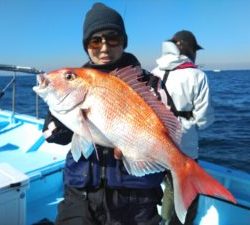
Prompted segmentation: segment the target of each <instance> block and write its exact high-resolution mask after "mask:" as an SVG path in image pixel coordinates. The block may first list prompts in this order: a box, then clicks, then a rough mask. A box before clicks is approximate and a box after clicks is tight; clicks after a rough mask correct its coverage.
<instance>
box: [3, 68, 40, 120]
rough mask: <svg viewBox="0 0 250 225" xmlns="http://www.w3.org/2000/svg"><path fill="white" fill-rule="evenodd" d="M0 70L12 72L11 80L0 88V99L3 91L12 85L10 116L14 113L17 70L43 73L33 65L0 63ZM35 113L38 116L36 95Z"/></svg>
mask: <svg viewBox="0 0 250 225" xmlns="http://www.w3.org/2000/svg"><path fill="white" fill-rule="evenodd" d="M0 70H2V71H10V72H13V76H12V78H11V80H10V81H9V82H8V83H7V84H6V85H5V87H4V88H3V89H2V90H0V99H1V98H2V97H3V96H4V94H5V91H6V90H7V89H8V88H9V87H10V86H12V110H11V111H12V117H13V116H14V115H15V111H16V76H17V72H21V73H27V74H34V75H36V74H41V73H44V71H42V70H38V69H35V68H34V67H24V66H15V65H6V64H0ZM35 115H36V118H37V119H38V118H39V104H38V96H37V95H36V100H35Z"/></svg>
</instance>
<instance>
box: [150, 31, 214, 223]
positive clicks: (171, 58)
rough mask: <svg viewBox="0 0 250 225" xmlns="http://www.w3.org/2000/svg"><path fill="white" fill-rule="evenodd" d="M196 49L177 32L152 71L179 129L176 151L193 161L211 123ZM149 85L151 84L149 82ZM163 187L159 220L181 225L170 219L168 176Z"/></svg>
mask: <svg viewBox="0 0 250 225" xmlns="http://www.w3.org/2000/svg"><path fill="white" fill-rule="evenodd" d="M200 49H202V47H201V46H200V45H199V44H198V43H197V40H196V38H195V36H194V35H193V33H192V32H190V31H187V30H182V31H179V32H177V33H176V34H175V35H174V36H173V37H172V39H171V40H170V41H165V42H163V46H162V56H161V57H160V58H159V59H158V60H157V61H156V62H157V64H158V66H157V67H156V68H155V69H153V71H152V73H153V74H154V75H155V76H156V77H158V79H160V81H161V83H160V85H159V88H158V93H159V96H160V98H161V100H162V102H163V103H164V104H166V105H168V106H170V108H171V110H172V111H173V113H174V114H175V115H176V116H177V117H178V119H179V121H180V123H181V125H182V137H181V140H180V144H179V145H180V149H181V150H182V151H183V152H184V153H185V154H186V155H188V156H189V157H191V158H193V159H195V160H197V159H198V148H199V145H198V133H199V130H200V129H205V128H207V127H208V126H209V125H211V124H212V123H213V121H214V110H213V107H212V103H211V95H210V90H209V85H208V80H207V76H206V74H205V73H204V72H203V71H201V70H200V69H199V68H197V66H196V65H195V64H194V63H195V59H196V52H197V51H198V50H200ZM151 82H153V83H155V81H153V80H152V79H151ZM155 89H156V87H155ZM165 186H166V188H165V191H164V198H163V206H162V217H163V218H164V219H165V221H166V223H165V224H177V225H178V224H181V223H180V222H179V221H178V219H177V217H176V215H174V216H172V214H173V213H174V210H173V207H174V206H173V190H172V178H171V175H170V173H169V174H168V176H167V178H166V183H165ZM196 207H197V200H196V201H195V202H194V203H193V204H192V205H191V207H190V209H189V211H188V214H187V218H186V223H185V224H193V219H194V217H195V212H196ZM170 220H171V221H170Z"/></svg>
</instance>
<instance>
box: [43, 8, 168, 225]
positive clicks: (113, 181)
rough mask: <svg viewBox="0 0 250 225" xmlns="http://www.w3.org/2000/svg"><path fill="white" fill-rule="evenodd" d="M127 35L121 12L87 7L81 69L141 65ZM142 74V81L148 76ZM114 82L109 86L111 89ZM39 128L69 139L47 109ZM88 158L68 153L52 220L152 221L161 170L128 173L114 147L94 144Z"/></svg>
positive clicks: (76, 223) (82, 223)
mask: <svg viewBox="0 0 250 225" xmlns="http://www.w3.org/2000/svg"><path fill="white" fill-rule="evenodd" d="M127 43H128V38H127V34H126V31H125V27H124V22H123V20H122V17H121V16H120V14H119V13H118V12H116V11H115V10H113V9H111V8H109V7H107V6H106V5H104V4H102V3H96V4H94V5H93V7H92V8H91V9H90V10H89V11H88V13H87V14H86V17H85V21H84V28H83V47H84V50H85V51H86V53H87V54H88V56H89V61H88V62H87V63H86V64H84V65H83V67H84V68H93V69H97V70H100V71H104V72H111V71H113V70H115V69H120V68H123V67H126V66H129V65H132V66H140V63H139V62H138V60H137V59H136V57H135V56H133V55H132V54H130V53H126V52H124V49H125V48H126V47H127ZM147 80H148V77H146V76H145V78H144V80H143V81H147ZM115 88H116V87H114V89H115ZM44 133H45V135H47V134H48V135H47V141H48V142H55V143H58V144H68V143H69V142H70V141H71V138H72V132H71V131H70V130H68V129H67V128H66V127H65V126H64V125H63V124H61V123H60V122H59V121H58V120H56V119H55V118H54V117H53V116H52V115H51V114H50V113H49V114H48V116H47V118H46V121H45V126H44ZM97 152H98V157H99V159H97V157H96V153H95V152H94V153H93V154H92V155H91V156H90V157H89V158H88V159H86V158H84V157H83V156H82V157H81V158H80V160H79V161H78V162H75V161H74V160H73V158H72V154H71V152H69V153H68V154H67V158H66V165H65V171H64V183H65V194H64V200H63V201H62V202H61V203H60V205H59V208H58V216H57V219H56V224H57V225H66V224H67V225H99V224H100V225H101V224H105V225H112V224H116V225H127V224H129V225H137V224H145V225H147V224H148V225H157V224H159V222H160V220H161V217H160V216H159V215H158V212H157V204H159V203H160V202H161V199H162V194H163V193H162V189H161V186H160V184H161V182H162V180H163V178H164V176H165V174H164V173H156V174H151V175H146V176H143V177H135V176H132V175H129V174H128V173H127V171H126V169H125V167H124V165H123V163H122V160H120V155H119V152H114V150H113V149H108V148H105V147H103V146H98V145H97Z"/></svg>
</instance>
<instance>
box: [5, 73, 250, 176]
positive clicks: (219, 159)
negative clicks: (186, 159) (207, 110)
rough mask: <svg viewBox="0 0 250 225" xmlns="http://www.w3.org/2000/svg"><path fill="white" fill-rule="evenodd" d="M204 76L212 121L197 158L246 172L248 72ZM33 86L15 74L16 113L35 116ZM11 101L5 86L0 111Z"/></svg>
mask: <svg viewBox="0 0 250 225" xmlns="http://www.w3.org/2000/svg"><path fill="white" fill-rule="evenodd" d="M206 73H207V75H208V79H209V83H210V88H211V92H212V97H213V104H214V107H215V118H216V119H215V122H214V124H213V125H211V126H210V127H209V128H207V129H206V130H203V131H201V133H200V158H201V159H205V160H207V161H210V162H214V163H216V164H218V165H224V166H227V167H229V168H236V169H239V170H243V171H246V172H248V173H250V87H249V86H250V70H235V71H221V72H213V71H206ZM10 74H11V73H10ZM6 75H7V74H6ZM10 79H11V77H10V76H0V90H3V89H4V88H5V86H6V85H7V84H8V82H9V81H10ZM35 84H36V77H35V76H23V75H21V76H18V74H17V77H16V98H15V101H16V107H15V111H16V112H18V113H25V114H31V115H35V99H36V96H35V94H34V92H33V91H32V86H34V85H35ZM11 98H12V88H11V87H9V88H8V89H7V90H6V91H5V94H4V96H3V97H2V98H1V99H0V108H1V109H8V110H11V109H12V104H11ZM39 108H40V117H42V118H43V117H44V116H45V115H46V113H47V110H48V109H47V106H46V105H45V104H44V103H43V101H42V100H41V99H39Z"/></svg>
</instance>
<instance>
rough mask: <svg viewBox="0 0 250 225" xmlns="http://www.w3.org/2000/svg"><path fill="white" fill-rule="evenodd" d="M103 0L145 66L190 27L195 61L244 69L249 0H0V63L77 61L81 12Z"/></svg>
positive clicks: (50, 65)
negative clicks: (116, 15)
mask: <svg viewBox="0 0 250 225" xmlns="http://www.w3.org/2000/svg"><path fill="white" fill-rule="evenodd" d="M95 2H103V3H105V4H106V5H108V6H109V7H112V8H114V9H115V10H117V11H118V12H119V13H120V14H121V15H122V17H123V18H124V22H125V27H126V32H127V34H128V47H127V48H126V51H127V52H131V53H133V54H134V55H136V57H137V58H138V59H139V60H140V62H141V64H142V66H143V67H144V68H146V69H148V70H151V69H153V68H154V67H155V66H156V62H155V60H156V59H157V58H159V57H160V55H161V44H162V42H163V41H164V40H168V39H170V38H171V37H172V36H173V35H174V33H176V32H177V31H179V30H183V29H185V30H190V31H192V32H193V33H194V34H195V36H196V38H197V40H198V43H199V44H200V45H201V46H202V47H203V48H204V49H203V50H200V51H198V53H197V60H196V63H197V64H199V65H201V66H203V67H202V68H204V69H207V70H213V69H223V70H224V69H228V70H231V69H250V26H249V21H250V13H249V12H250V11H249V10H250V1H249V0H99V1H95V0H0V34H1V35H0V64H11V65H19V66H31V67H36V68H37V69H41V70H44V71H50V70H53V69H58V68H62V67H80V66H81V65H82V64H83V63H85V62H86V61H87V60H88V57H87V55H86V53H85V52H84V50H83V47H82V27H83V21H84V18H85V14H86V12H87V11H88V10H89V9H90V8H91V6H92V5H93V4H94V3H95Z"/></svg>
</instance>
